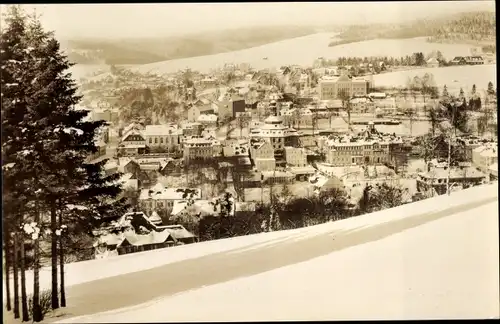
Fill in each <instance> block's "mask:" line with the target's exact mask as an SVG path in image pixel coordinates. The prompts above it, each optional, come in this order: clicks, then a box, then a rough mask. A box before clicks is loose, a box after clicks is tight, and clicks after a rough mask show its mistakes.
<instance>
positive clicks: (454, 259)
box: [64, 183, 499, 323]
mask: <svg viewBox="0 0 500 324" xmlns="http://www.w3.org/2000/svg"><path fill="white" fill-rule="evenodd" d="M497 197H498V192H497V183H494V184H490V185H485V186H481V187H474V188H470V189H467V190H463V191H459V192H456V193H453V194H452V195H451V196H449V197H448V196H440V197H435V198H432V199H428V200H425V201H420V202H416V203H413V204H409V205H404V206H400V207H398V208H393V209H390V210H384V211H380V212H377V213H372V214H368V215H362V216H359V217H355V218H350V219H346V220H343V221H338V222H332V223H327V224H322V225H318V226H313V227H309V228H305V229H300V230H292V231H286V232H276V233H266V234H258V235H253V236H249V237H240V238H235V239H230V240H223V241H215V242H209V243H203V244H197V245H191V246H184V247H182V248H175V249H177V251H179V252H181V250H182V249H184V251H183V252H184V253H182V254H181V253H179V254H178V255H177V253H175V252H174V251H175V249H165V250H162V251H152V252H144V253H141V254H133V255H128V256H124V257H117V258H115V259H113V260H112V261H110V260H102V261H89V262H87V266H85V267H82V268H81V270H80V271H81V272H80V273H79V275H80V276H84V277H86V279H85V280H86V281H90V280H93V279H92V278H91V277H92V275H89V274H88V272H93V273H94V277H97V276H96V273H99V276H101V277H102V276H103V274H102V271H103V270H105V268H106V267H108V268H110V269H109V271H107V275H112V274H110V272H113V271H114V272H122V273H125V272H129V271H138V269H139V268H140V267H144V268H149V267H151V266H155V265H154V264H159V263H162V262H163V263H168V262H173V261H171V259H176V260H180V259H182V258H184V259H186V258H193V257H196V256H202V255H205V254H210V253H215V252H216V251H217V250H219V251H220V250H231V249H233V250H234V249H236V248H238V247H239V248H246V249H255V248H257V249H258V248H260V247H262V246H265V245H270V244H280V243H281V242H283V240H285V239H286V238H287V236H288V237H289V238H290V239H294V240H297V239H301V238H306V237H313V236H315V235H320V234H322V233H331V232H333V231H334V230H338V229H342V230H359V229H361V228H365V229H366V228H367V227H370V226H377V225H381V224H384V223H388V222H393V221H395V220H399V219H408V220H410V219H411V218H412V217H414V216H417V215H423V214H427V213H436V212H439V211H444V210H446V209H448V208H450V207H460V206H465V205H466V204H470V203H474V202H478V201H480V200H481V201H482V200H483V199H488V198H489V199H492V198H497ZM497 205H498V202H497V201H495V202H490V203H487V204H484V205H481V206H479V207H475V208H474V209H471V210H468V211H466V212H459V213H456V214H454V215H451V216H448V217H443V218H441V219H439V220H435V221H432V222H429V223H427V224H424V225H420V226H418V227H415V228H411V229H408V230H405V231H403V232H400V233H399V234H394V235H392V236H388V237H386V238H383V239H380V240H377V241H372V242H369V243H366V244H361V245H357V246H353V247H349V248H346V249H344V250H339V251H336V252H333V253H330V254H328V255H325V256H323V257H319V258H316V259H312V260H310V261H307V262H303V263H299V264H295V265H291V266H287V267H283V268H279V269H275V270H272V271H269V272H265V273H261V274H258V275H254V276H250V277H246V278H241V279H235V280H232V281H229V282H226V283H221V284H216V285H213V286H208V287H203V288H200V289H196V290H192V291H187V292H184V293H181V294H178V295H174V296H172V297H169V298H163V299H159V300H155V301H152V302H149V303H147V304H142V305H137V306H135V307H132V308H128V309H122V310H114V311H110V312H106V313H100V314H94V315H90V316H85V317H75V318H73V319H68V320H64V322H80V323H81V322H86V323H90V322H130V321H137V322H146V321H201V320H203V321H207V320H208V321H211V320H215V321H225V320H230V321H240V320H242V321H252V320H255V321H258V320H321V319H323V320H325V319H326V320H329V319H337V320H339V319H430V318H493V317H498V316H499V295H498V286H499V279H498V273H499V268H498V255H499V251H498V246H499V242H498V206H497ZM266 237H267V239H266ZM272 240H276V241H274V242H271V241H272ZM261 244H262V245H261ZM169 252H170V254H172V258H169V260H170V261H168V260H163V261H159V260H158V259H163V258H165V259H166V257H167V256H168V255H169ZM240 252H241V251H240ZM235 253H237V252H235ZM184 254H185V255H184ZM176 255H177V256H176ZM160 256H161V257H160ZM99 262H102V263H100V264H99ZM146 264H148V265H146ZM104 265H106V266H104ZM69 269H70V268H69V267H68V276H69V275H70V273H71V271H70V270H69ZM98 271H99V272H98ZM105 273H106V271H105ZM73 275H75V274H73ZM104 275H106V274H104ZM73 280H74V279H73ZM228 306H229V307H228ZM332 306H333V307H332ZM193 309H196V311H195V312H193V311H192V310H193ZM228 309H230V310H231V311H228ZM255 310H258V311H255Z"/></svg>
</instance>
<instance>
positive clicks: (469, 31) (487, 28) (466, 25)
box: [431, 12, 496, 42]
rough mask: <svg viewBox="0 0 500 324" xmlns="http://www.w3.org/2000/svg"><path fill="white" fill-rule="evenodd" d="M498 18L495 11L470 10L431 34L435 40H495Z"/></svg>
mask: <svg viewBox="0 0 500 324" xmlns="http://www.w3.org/2000/svg"><path fill="white" fill-rule="evenodd" d="M495 27H496V18H495V13H493V12H470V13H465V14H462V15H460V17H458V18H457V19H453V20H451V21H449V22H447V23H445V24H443V25H442V26H441V27H440V28H438V29H437V30H436V31H435V32H434V33H433V34H432V35H431V36H433V39H435V40H462V39H465V40H477V41H491V42H494V41H495V38H496V29H495Z"/></svg>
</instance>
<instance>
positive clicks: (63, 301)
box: [59, 207, 66, 307]
mask: <svg viewBox="0 0 500 324" xmlns="http://www.w3.org/2000/svg"><path fill="white" fill-rule="evenodd" d="M62 213H63V211H62V207H60V210H59V228H60V229H61V235H60V236H59V271H60V276H61V285H60V287H61V289H60V290H61V307H66V290H65V289H64V247H63V244H64V242H63V235H62V225H63V222H62V218H63V217H62Z"/></svg>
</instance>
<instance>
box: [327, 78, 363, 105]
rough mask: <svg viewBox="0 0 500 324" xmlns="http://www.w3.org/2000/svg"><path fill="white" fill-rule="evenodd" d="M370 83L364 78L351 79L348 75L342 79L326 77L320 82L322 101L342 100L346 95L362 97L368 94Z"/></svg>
mask: <svg viewBox="0 0 500 324" xmlns="http://www.w3.org/2000/svg"><path fill="white" fill-rule="evenodd" d="M369 88H370V83H369V82H368V81H367V80H365V79H364V78H350V77H348V76H347V75H341V76H340V77H324V78H323V79H322V80H321V81H320V82H319V95H320V99H321V100H333V99H338V98H340V96H341V94H343V93H345V94H346V95H348V96H349V97H355V96H358V97H362V96H366V95H367V94H368V91H369Z"/></svg>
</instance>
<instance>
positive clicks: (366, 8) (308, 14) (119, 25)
mask: <svg viewBox="0 0 500 324" xmlns="http://www.w3.org/2000/svg"><path fill="white" fill-rule="evenodd" d="M27 7H28V8H32V7H36V10H37V12H38V13H40V14H42V18H41V19H42V23H43V25H44V27H45V28H46V29H49V30H54V31H55V32H56V35H57V36H58V37H60V38H79V37H85V38H86V37H104V38H117V37H119V38H123V37H155V36H166V35H176V34H185V33H192V32H198V31H203V30H214V29H227V28H237V27H248V26H255V25H284V24H304V25H305V24H345V23H349V24H357V23H365V22H397V21H404V20H408V19H418V18H424V17H430V16H437V15H441V14H445V13H456V12H465V11H477V10H491V11H493V10H494V1H415V2H409V1H408V2H385V3H383V2H344V3H325V2H321V3H313V2H308V3H301V2H295V3H197V4H195V3H169V4H49V5H31V6H27ZM28 8H27V9H28Z"/></svg>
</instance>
